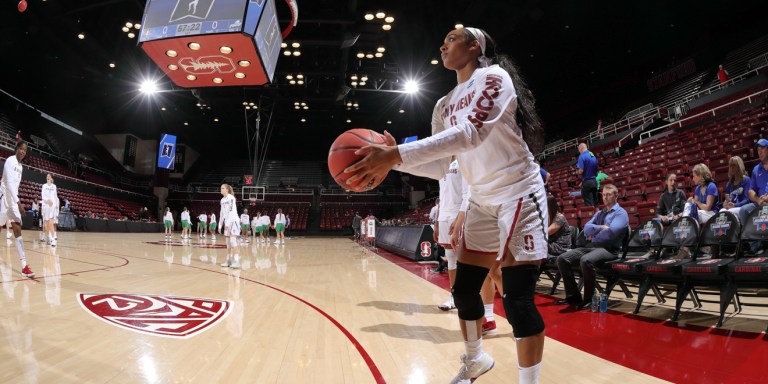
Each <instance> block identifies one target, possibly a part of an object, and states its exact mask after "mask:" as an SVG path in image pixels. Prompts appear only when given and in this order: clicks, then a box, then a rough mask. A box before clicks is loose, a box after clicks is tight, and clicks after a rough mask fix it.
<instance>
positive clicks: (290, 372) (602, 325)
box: [0, 231, 768, 384]
mask: <svg viewBox="0 0 768 384" xmlns="http://www.w3.org/2000/svg"><path fill="white" fill-rule="evenodd" d="M24 236H25V247H26V250H27V258H28V261H29V262H30V265H31V267H32V269H33V270H34V271H35V272H36V273H37V277H36V278H35V279H34V280H27V279H24V278H23V277H21V275H20V273H19V269H20V268H19V261H18V257H17V252H16V249H15V247H14V246H13V245H12V244H11V243H7V244H5V245H4V248H0V251H1V252H2V254H0V256H1V257H0V277H1V278H2V292H0V308H2V310H1V311H0V325H2V329H3V332H2V333H0V382H2V383H84V382H89V383H177V382H178V383H356V384H357V383H373V382H378V383H446V382H448V381H449V380H450V379H451V377H452V376H453V375H454V374H455V373H456V372H457V370H458V368H459V360H458V358H459V356H460V355H461V353H463V345H462V343H461V342H460V339H461V337H460V333H459V328H458V323H457V321H456V316H457V315H456V312H455V310H454V311H451V312H441V311H440V310H438V309H437V307H436V304H438V303H440V302H442V301H444V300H445V299H446V297H447V295H448V292H447V291H446V289H445V288H443V287H441V286H439V284H435V283H434V279H433V276H431V273H430V272H429V271H428V267H429V266H421V265H416V264H413V263H410V262H408V261H406V260H405V259H401V260H398V259H396V258H393V257H391V256H380V255H377V254H375V253H372V252H369V251H364V250H363V249H362V248H361V247H360V246H358V245H356V244H355V243H353V242H352V241H350V240H349V239H346V238H294V239H288V240H287V241H286V244H285V245H284V246H275V245H273V244H272V243H271V242H270V243H269V244H266V245H265V244H249V245H248V246H245V247H242V252H241V259H242V260H241V264H242V269H240V270H231V269H228V268H222V267H220V266H219V263H221V262H223V261H224V257H225V254H226V249H224V248H210V245H211V244H212V242H211V241H210V239H206V240H200V239H197V238H193V239H191V241H190V243H189V244H184V245H182V244H180V243H179V242H178V238H179V237H178V234H176V235H174V239H175V240H174V242H173V244H170V245H163V244H153V243H148V242H150V241H155V242H160V243H162V239H163V236H162V234H159V233H158V234H117V235H116V234H102V233H60V234H59V239H58V247H56V248H55V249H52V248H51V247H50V246H47V245H43V244H41V243H39V242H38V241H37V240H36V238H37V232H32V231H25V232H24ZM271 240H274V238H272V239H271ZM216 244H218V245H219V246H222V245H223V244H224V241H223V238H222V237H219V238H218V239H217V241H216ZM406 264H408V265H406ZM542 284H543V285H547V284H549V282H548V281H543V282H542ZM544 288H545V287H542V292H544V291H545V290H546V289H544ZM539 299H540V300H539V301H538V304H539V305H540V308H542V313H543V315H544V317H545V320H546V321H547V325H548V329H547V331H548V335H549V333H552V334H553V335H560V336H562V337H559V336H558V337H555V338H548V339H547V341H546V346H545V358H544V365H543V367H542V370H541V382H542V383H566V382H567V383H612V382H616V381H617V380H621V381H622V382H623V383H654V382H663V381H664V380H661V379H658V378H657V377H666V378H670V377H671V378H680V377H682V376H674V375H672V376H669V375H665V374H664V373H663V370H662V369H661V368H662V367H661V366H662V365H663V366H665V367H666V366H668V365H670V364H672V362H670V361H664V360H663V359H654V356H656V355H651V356H648V357H644V356H643V353H644V351H645V349H644V348H648V347H649V346H648V344H649V343H652V340H653V338H654V335H655V333H654V332H655V331H654V330H651V331H648V329H649V328H647V327H649V326H650V327H651V328H654V329H657V330H658V331H663V330H664V328H669V327H665V325H664V324H662V322H661V321H655V320H653V319H652V318H651V320H648V321H643V320H641V319H632V318H627V317H626V316H623V313H621V312H615V311H611V313H607V314H592V313H587V312H580V313H571V314H567V313H560V312H562V311H560V310H561V309H562V307H558V308H557V311H560V312H553V311H554V309H553V307H552V306H551V301H552V300H551V298H550V297H546V296H541V297H540V298H539ZM620 305H621V304H620V303H619V304H616V305H615V306H620ZM613 306H614V305H612V307H613ZM496 310H497V313H498V312H499V311H500V310H502V311H503V309H501V308H498V306H497V308H496ZM502 313H503V312H502ZM600 316H602V317H600ZM497 324H498V326H499V331H498V334H497V335H495V336H492V337H489V338H486V339H485V341H484V348H485V349H486V350H487V351H489V352H490V354H491V355H492V356H493V357H494V358H495V359H496V366H495V367H494V368H493V369H492V370H491V371H490V372H489V373H488V374H486V375H484V376H482V377H481V378H480V379H478V380H477V383H510V382H516V380H517V366H516V354H515V344H514V339H513V338H512V333H511V328H510V326H509V324H507V322H506V321H505V320H504V319H503V318H501V317H500V316H498V315H497ZM612 324H613V325H612ZM626 324H629V326H630V327H631V326H632V325H633V324H637V325H638V326H642V327H645V328H636V329H637V330H638V331H637V333H636V334H634V335H633V336H631V337H630V338H632V337H633V338H635V339H636V341H635V343H634V344H636V345H639V346H640V347H637V348H638V349H637V350H635V351H632V350H626V351H624V355H625V356H623V358H626V359H627V360H637V359H640V360H641V361H644V359H646V358H647V359H648V360H653V361H649V362H648V366H647V367H646V368H642V369H639V370H635V369H631V368H628V367H627V366H632V365H631V364H623V363H616V362H614V361H617V360H616V359H613V358H612V357H610V356H614V352H613V351H611V350H610V349H606V345H607V344H610V340H609V339H606V338H603V337H596V336H595V335H594V334H591V333H590V332H591V331H590V329H591V330H597V331H599V332H602V334H603V335H612V334H611V333H610V332H611V331H610V330H611V329H612V327H613V326H615V327H620V326H622V327H623V326H624V325H626ZM675 331H680V330H679V328H676V330H675ZM648 332H651V333H648ZM680 332H683V331H680ZM693 333H695V335H694V336H696V337H700V338H701V337H703V338H704V339H709V338H715V337H717V338H727V340H728V343H726V344H727V345H729V346H731V347H734V346H736V345H737V344H734V343H735V342H736V341H735V340H739V342H744V343H748V344H745V345H748V346H752V348H754V349H755V350H762V351H763V352H762V355H760V354H758V356H753V358H754V359H760V358H764V356H765V355H764V354H765V352H764V351H765V350H766V349H768V348H766V347H768V344H766V341H765V340H764V338H763V337H762V336H760V335H759V333H755V337H751V338H745V337H741V338H738V337H736V336H733V337H730V336H728V337H725V336H717V335H710V334H708V332H706V331H701V330H699V331H696V332H693ZM630 334H631V332H630ZM565 335H569V336H565ZM611 337H613V336H611ZM557 339H559V340H565V341H566V342H567V343H565V342H561V341H558V340H557ZM579 339H581V340H582V342H581V343H580V342H579V341H578V340H579ZM569 340H570V341H569ZM676 340H679V339H676ZM691 340H694V338H691ZM571 341H573V342H571ZM585 342H586V344H587V346H586V347H584V343H585ZM669 342H671V341H670V340H666V341H659V342H653V345H651V346H650V347H654V348H656V347H665V346H667V345H668V344H667V343H669ZM674 342H675V343H677V342H678V341H674ZM569 344H571V345H577V346H579V348H581V349H577V348H575V347H573V346H571V345H569ZM644 344H645V345H646V346H645V347H644V346H643V345H644ZM590 345H591V346H590ZM684 347H685V348H686V350H688V351H689V352H688V353H697V351H699V352H701V345H700V344H699V345H695V344H694V345H687V346H684ZM595 348H597V349H595ZM743 348H744V347H740V349H743ZM747 348H749V347H747ZM595 351H597V352H595ZM606 351H607V352H606ZM678 352H679V351H678ZM704 352H708V351H704ZM709 352H711V351H709ZM604 353H607V355H606V356H609V357H608V358H602V357H599V356H601V355H603V354H604ZM752 354H753V355H754V353H752ZM627 355H628V356H627ZM709 355H710V357H709V358H710V359H711V358H712V356H711V353H709ZM615 357H616V358H619V359H621V358H622V356H620V354H619V356H615ZM651 364H653V365H655V364H659V367H656V368H653V367H651ZM701 364H702V365H703V364H708V360H707V359H704V360H702V362H701ZM699 368H700V371H701V372H706V370H707V369H711V367H707V366H702V367H699ZM681 369H686V370H689V369H691V367H682V368H681ZM641 371H645V372H650V373H651V374H653V375H654V376H656V377H654V376H651V375H649V374H647V373H642V372H641ZM658 372H662V373H661V374H658ZM691 374H692V375H695V376H691V379H692V381H691V382H708V381H707V380H704V381H698V379H696V380H693V379H694V378H699V377H706V376H707V375H706V374H701V373H691ZM755 375H758V376H754V375H753V376H744V377H746V378H747V379H745V380H739V382H753V381H750V380H749V378H750V377H756V378H760V377H761V376H759V375H760V374H755ZM762 375H764V374H762ZM714 377H717V376H714ZM744 377H742V378H744ZM762 377H764V376H762ZM674 381H686V380H678V379H675V380H674ZM712 382H714V381H712ZM754 382H759V381H754Z"/></svg>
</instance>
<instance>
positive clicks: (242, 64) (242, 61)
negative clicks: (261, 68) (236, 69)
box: [237, 60, 251, 67]
mask: <svg viewBox="0 0 768 384" xmlns="http://www.w3.org/2000/svg"><path fill="white" fill-rule="evenodd" d="M237 65H239V66H241V67H247V66H249V65H251V62H250V61H248V60H240V61H238V62H237Z"/></svg>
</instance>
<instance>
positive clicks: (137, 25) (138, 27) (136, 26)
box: [133, 23, 141, 29]
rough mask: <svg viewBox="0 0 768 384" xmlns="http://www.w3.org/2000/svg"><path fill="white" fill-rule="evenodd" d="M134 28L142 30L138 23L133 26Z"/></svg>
mask: <svg viewBox="0 0 768 384" xmlns="http://www.w3.org/2000/svg"><path fill="white" fill-rule="evenodd" d="M133 27H134V28H136V29H140V28H141V24H139V23H136V24H134V25H133Z"/></svg>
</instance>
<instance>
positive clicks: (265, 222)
mask: <svg viewBox="0 0 768 384" xmlns="http://www.w3.org/2000/svg"><path fill="white" fill-rule="evenodd" d="M271 222H272V220H271V219H270V218H269V215H267V213H266V212H264V215H262V216H261V234H262V235H264V243H268V242H269V226H270V224H271Z"/></svg>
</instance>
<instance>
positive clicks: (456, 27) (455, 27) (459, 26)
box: [453, 23, 464, 29]
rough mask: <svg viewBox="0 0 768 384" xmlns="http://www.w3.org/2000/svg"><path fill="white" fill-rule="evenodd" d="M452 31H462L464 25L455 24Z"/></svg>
mask: <svg viewBox="0 0 768 384" xmlns="http://www.w3.org/2000/svg"><path fill="white" fill-rule="evenodd" d="M453 28H454V29H462V28H464V24H462V23H456V25H454V26H453Z"/></svg>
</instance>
